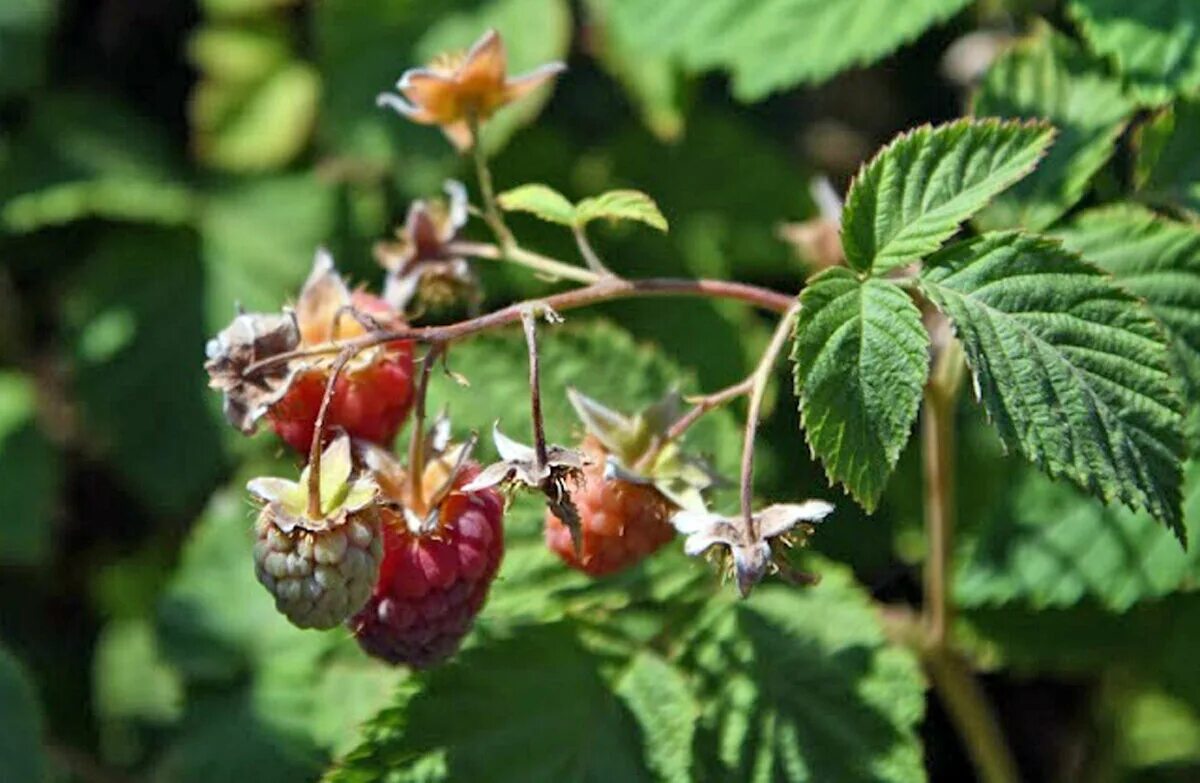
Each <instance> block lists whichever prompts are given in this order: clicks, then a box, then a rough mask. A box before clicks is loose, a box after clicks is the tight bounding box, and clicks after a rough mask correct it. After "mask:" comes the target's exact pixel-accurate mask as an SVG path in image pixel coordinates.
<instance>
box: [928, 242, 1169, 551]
mask: <svg viewBox="0 0 1200 783" xmlns="http://www.w3.org/2000/svg"><path fill="white" fill-rule="evenodd" d="M920 285H921V290H922V291H923V292H924V293H925V295H926V296H927V297H929V299H930V300H931V301H932V302H933V303H934V304H935V305H937V307H938V308H939V309H940V310H941V311H942V312H944V313H945V314H946V315H947V316H949V317H950V320H951V321H952V322H953V324H954V328H955V330H956V332H957V335H958V338H959V339H960V340H961V341H962V343H963V347H964V348H965V350H966V355H967V362H968V364H969V365H970V368H971V371H972V373H973V375H974V378H975V388H976V392H977V394H978V396H979V398H980V399H981V401H982V402H983V405H984V407H985V408H986V410H987V412H988V415H989V416H990V417H991V419H992V422H993V423H994V424H995V426H996V428H997V429H998V430H999V432H1000V437H1001V438H1002V439H1003V440H1004V442H1005V444H1007V445H1008V446H1009V447H1010V448H1013V449H1015V450H1016V451H1018V452H1020V453H1021V454H1023V455H1024V456H1025V457H1026V458H1027V459H1029V460H1031V461H1032V462H1034V463H1035V464H1037V465H1038V466H1040V467H1041V468H1042V469H1044V470H1045V471H1046V472H1047V473H1049V474H1050V475H1051V476H1054V477H1059V476H1063V477H1066V478H1069V479H1071V480H1072V481H1074V482H1075V483H1076V484H1078V485H1079V486H1081V487H1083V488H1084V489H1086V490H1088V491H1089V492H1091V493H1093V494H1095V495H1097V496H1099V497H1101V498H1103V499H1104V500H1105V502H1112V501H1116V500H1120V501H1121V502H1123V503H1125V504H1126V505H1128V506H1130V507H1132V508H1139V509H1144V510H1146V511H1148V512H1149V513H1151V514H1152V515H1154V516H1155V517H1157V518H1158V519H1159V520H1161V521H1162V522H1164V523H1165V524H1167V525H1168V526H1169V527H1170V528H1171V529H1172V530H1173V531H1174V532H1175V534H1176V536H1178V537H1179V538H1180V540H1181V541H1182V540H1183V539H1184V535H1185V534H1184V530H1183V527H1182V524H1181V521H1180V508H1179V504H1180V482H1181V460H1182V456H1183V452H1184V438H1183V416H1182V401H1181V398H1180V395H1179V390H1178V388H1177V384H1176V382H1175V380H1174V379H1173V378H1172V376H1171V372H1170V358H1169V356H1168V353H1167V346H1166V336H1165V335H1164V334H1163V331H1162V329H1161V328H1160V327H1159V326H1158V324H1157V323H1155V321H1154V319H1153V317H1152V316H1151V314H1150V312H1149V311H1148V310H1147V309H1146V308H1145V307H1144V306H1143V305H1142V304H1141V303H1140V302H1139V301H1138V300H1137V299H1136V298H1135V297H1133V296H1132V295H1130V294H1128V293H1126V292H1125V291H1123V290H1121V289H1120V288H1118V287H1117V285H1115V284H1114V283H1113V282H1112V281H1111V280H1110V279H1109V278H1108V277H1107V276H1105V275H1104V274H1103V273H1102V272H1101V271H1100V270H1098V269H1096V268H1095V267H1093V266H1091V265H1090V264H1088V263H1086V262H1085V261H1084V260H1083V259H1082V258H1080V257H1079V256H1078V255H1076V254H1074V253H1072V252H1070V251H1068V250H1066V249H1064V248H1063V247H1062V246H1061V245H1059V244H1058V243H1057V242H1054V241H1052V240H1049V239H1045V238H1042V237H1034V236H1027V235H1022V234H1016V233H996V234H986V235H984V236H982V237H980V238H978V239H976V240H972V241H970V242H965V243H962V244H960V245H956V246H954V247H952V248H949V249H948V250H946V251H944V252H942V253H940V254H938V255H937V256H936V257H934V258H931V259H930V260H929V263H928V265H927V267H926V269H925V271H924V273H923V274H922V276H921V279H920Z"/></svg>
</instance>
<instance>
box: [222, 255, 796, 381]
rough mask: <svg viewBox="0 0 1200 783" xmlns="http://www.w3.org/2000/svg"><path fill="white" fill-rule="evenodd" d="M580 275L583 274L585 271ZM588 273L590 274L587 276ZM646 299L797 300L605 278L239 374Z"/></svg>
mask: <svg viewBox="0 0 1200 783" xmlns="http://www.w3.org/2000/svg"><path fill="white" fill-rule="evenodd" d="M579 271H581V272H583V271H585V270H579ZM587 274H591V273H590V272H588V273H587ZM650 296H697V297H707V298H712V299H734V300H737V301H741V302H746V303H747V304H751V305H754V306H755V307H761V308H763V309H764V310H771V311H773V312H777V313H785V312H787V311H788V309H789V308H790V307H791V306H792V304H793V303H794V302H795V300H796V297H794V296H791V295H789V294H783V293H780V292H778V291H772V290H771V289H769V288H760V287H759V286H753V285H747V284H745V283H735V282H730V281H726V280H687V279H683V278H670V277H660V278H645V279H641V280H625V279H621V278H616V277H610V278H605V279H603V280H599V281H597V282H594V283H592V284H591V285H587V286H584V287H582V288H576V289H573V290H571V291H563V292H562V293H558V294H552V295H551V296H547V297H543V298H541V299H529V300H526V301H523V302H517V303H516V304H512V305H509V306H508V307H504V308H501V309H499V310H496V311H494V312H491V313H487V314H485V315H481V316H479V317H477V318H471V319H468V320H465V321H459V322H458V323H454V324H447V325H445V326H425V327H415V328H409V327H406V328H404V329H396V330H391V331H379V332H369V333H367V334H364V335H360V336H359V337H354V338H350V339H348V340H341V341H337V342H329V343H325V344H323V345H315V346H312V347H309V348H303V349H300V350H296V351H288V352H286V353H280V354H276V355H275V356H271V357H268V358H266V359H263V360H261V361H258V362H255V363H254V364H251V365H250V366H249V367H247V368H246V369H245V370H244V371H243V375H247V376H249V375H254V374H255V373H257V372H261V371H262V370H264V369H266V368H268V367H273V366H275V365H277V364H283V363H285V362H289V361H292V360H293V359H304V358H309V357H313V356H328V355H330V354H335V353H338V352H340V351H342V350H343V349H352V350H354V351H355V352H358V351H362V350H366V349H367V348H370V347H372V346H375V345H379V344H381V343H387V342H391V341H393V340H414V341H417V342H423V343H449V342H453V341H454V340H461V339H463V338H465V337H470V336H472V335H475V334H478V333H480V332H486V331H488V330H491V329H496V328H499V327H503V326H507V325H509V324H513V323H516V322H517V321H520V320H521V311H522V310H525V309H527V308H534V309H541V308H545V307H549V308H551V309H553V310H555V311H557V312H563V311H565V310H575V309H578V308H580V307H587V306H589V305H593V304H598V303H600V302H608V301H612V300H615V299H634V298H642V297H650Z"/></svg>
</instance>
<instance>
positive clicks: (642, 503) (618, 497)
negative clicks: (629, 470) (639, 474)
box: [545, 436, 675, 576]
mask: <svg viewBox="0 0 1200 783" xmlns="http://www.w3.org/2000/svg"><path fill="white" fill-rule="evenodd" d="M582 448H583V451H584V452H585V453H586V454H587V456H588V459H589V464H588V465H587V467H585V468H584V469H583V477H584V482H583V486H582V487H578V488H574V489H572V490H571V499H572V500H573V501H574V502H575V507H576V508H577V509H578V511H579V520H580V524H581V527H582V532H583V542H582V546H581V547H580V552H579V554H576V553H575V545H574V543H573V542H572V541H571V531H570V530H569V529H568V528H567V526H566V525H565V524H563V522H562V521H561V520H560V519H559V518H558V517H556V516H555V515H554V514H552V513H551V512H549V511H547V512H546V527H545V537H546V545H547V546H548V547H550V549H551V551H553V552H554V553H555V554H556V555H558V556H559V557H561V558H562V559H563V560H564V561H566V563H567V565H569V566H571V567H572V568H577V569H579V570H580V571H583V572H585V573H587V574H590V575H592V576H604V575H606V574H611V573H614V572H616V571H620V570H621V569H623V568H627V567H629V566H631V565H633V564H635V563H637V562H638V561H640V560H641V559H642V558H644V557H646V556H648V555H650V554H651V553H653V552H654V551H656V550H657V549H659V548H660V547H661V546H662V545H663V544H665V543H667V542H668V541H670V540H671V538H672V537H673V536H674V535H675V529H674V528H673V527H671V524H670V522H668V519H669V518H670V516H671V512H672V511H673V510H674V509H675V507H674V505H673V504H672V503H671V502H670V501H669V500H667V499H666V498H665V497H663V495H662V493H660V492H659V491H658V490H657V489H655V488H654V487H652V486H649V485H642V484H634V483H632V482H629V481H624V480H622V479H616V478H613V479H608V480H605V478H604V462H605V458H606V457H607V456H608V454H607V452H606V450H605V449H604V447H603V446H602V445H601V444H600V442H599V441H598V440H596V439H595V438H594V437H591V436H589V437H587V438H585V439H584V441H583V444H582Z"/></svg>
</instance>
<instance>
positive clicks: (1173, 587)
mask: <svg viewBox="0 0 1200 783" xmlns="http://www.w3.org/2000/svg"><path fill="white" fill-rule="evenodd" d="M980 469H981V470H986V469H987V467H986V466H982V467H981V468H980ZM1184 486H1185V493H1184V525H1185V527H1186V529H1187V531H1188V537H1189V538H1192V537H1194V536H1196V535H1197V534H1198V532H1200V531H1198V529H1197V526H1198V525H1200V464H1198V463H1195V462H1193V463H1191V464H1190V466H1189V468H1188V470H1187V472H1186V477H1185V484H1184ZM974 528H975V530H974V531H973V533H971V534H968V535H969V538H968V540H967V546H966V547H965V550H964V551H963V552H961V553H960V556H959V557H957V558H955V559H956V562H957V563H958V569H957V571H958V573H957V575H956V578H955V585H954V599H955V601H956V602H957V603H958V604H959V605H960V606H962V607H965V608H985V607H999V606H1032V607H1037V608H1039V609H1043V608H1047V607H1057V608H1066V607H1070V606H1074V605H1077V604H1080V603H1083V602H1087V603H1090V604H1098V605H1100V606H1102V607H1104V608H1105V609H1108V610H1110V611H1117V612H1123V611H1126V610H1127V609H1129V608H1130V607H1131V606H1134V605H1135V604H1137V603H1139V602H1143V601H1149V600H1151V599H1159V598H1162V597H1164V596H1166V595H1169V594H1170V593H1173V592H1176V591H1179V590H1188V589H1191V588H1192V586H1193V585H1194V584H1195V583H1196V582H1197V580H1198V579H1200V550H1198V549H1197V548H1196V547H1194V546H1193V547H1191V548H1189V549H1188V550H1187V551H1184V550H1183V549H1181V548H1180V546H1179V542H1178V541H1176V540H1175V537H1174V536H1173V535H1171V533H1170V532H1169V531H1168V530H1167V529H1166V528H1164V527H1163V526H1162V525H1160V524H1158V523H1156V522H1155V521H1154V519H1153V518H1152V517H1151V516H1150V515H1149V514H1146V513H1144V512H1143V513H1134V512H1132V511H1130V510H1128V509H1126V508H1122V507H1120V506H1104V505H1102V504H1101V503H1100V502H1099V501H1097V500H1096V499H1094V498H1092V497H1089V496H1088V495H1086V494H1084V493H1083V492H1081V491H1080V490H1078V489H1076V488H1075V487H1073V486H1071V485H1070V484H1066V483H1063V482H1054V481H1051V480H1050V479H1049V478H1047V477H1046V476H1044V475H1042V474H1040V473H1038V472H1037V471H1035V470H1034V469H1032V468H1025V469H1024V470H1023V471H1022V473H1021V474H1019V477H1018V478H1017V479H1016V481H1015V482H1014V483H1013V486H1012V490H1011V492H1010V493H1009V494H1008V495H1007V496H1006V497H1005V499H1004V502H1002V503H1001V504H1000V505H999V507H998V508H996V509H994V510H993V511H991V512H990V513H987V514H984V515H982V517H981V518H979V519H977V520H976V522H975V525H974Z"/></svg>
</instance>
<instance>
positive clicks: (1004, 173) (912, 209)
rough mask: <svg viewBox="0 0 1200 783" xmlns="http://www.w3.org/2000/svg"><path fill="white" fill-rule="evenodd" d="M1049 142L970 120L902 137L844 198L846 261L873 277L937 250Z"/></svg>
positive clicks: (1040, 127)
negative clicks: (872, 274)
mask: <svg viewBox="0 0 1200 783" xmlns="http://www.w3.org/2000/svg"><path fill="white" fill-rule="evenodd" d="M1053 136H1054V130H1053V129H1052V128H1051V127H1050V126H1049V125H1045V124H1038V123H1023V122H1012V121H1010V122H999V121H995V120H975V119H963V120H958V121H956V122H952V123H949V124H946V125H940V126H938V127H936V128H933V127H929V126H925V127H921V128H917V129H916V130H913V131H910V132H908V133H905V134H903V135H901V136H900V137H898V138H897V139H896V140H895V141H893V142H892V143H891V144H889V145H888V146H887V147H885V148H884V149H883V150H882V151H880V153H879V154H878V155H876V156H875V157H874V158H873V159H872V160H871V162H869V163H868V164H866V165H865V166H864V167H863V169H862V170H861V171H860V172H859V173H858V176H856V177H855V178H854V182H853V183H852V184H851V186H850V192H849V193H848V194H847V195H846V207H845V211H844V212H843V213H842V247H843V248H844V249H845V251H846V260H847V262H848V263H849V264H850V266H852V267H853V268H854V269H857V270H859V271H863V272H866V271H869V272H873V273H875V274H879V273H882V272H886V271H887V270H889V269H894V268H896V267H898V266H903V265H904V264H908V263H911V262H914V261H919V260H920V259H921V258H923V257H924V256H926V255H928V254H929V253H932V252H933V251H934V250H937V249H938V248H939V247H941V245H942V243H943V242H945V241H946V240H947V239H949V238H950V237H951V235H953V234H954V233H955V232H956V231H958V227H959V225H961V224H962V222H963V221H964V220H966V219H967V218H969V217H971V215H973V214H975V213H976V212H978V211H979V210H981V209H983V207H984V206H986V205H987V203H988V201H989V200H990V199H992V198H993V197H994V196H996V195H997V194H999V193H1000V192H1002V191H1003V190H1004V189H1005V188H1007V187H1009V186H1010V185H1012V184H1013V183H1015V182H1016V181H1017V180H1019V179H1021V178H1022V177H1024V176H1026V175H1027V174H1029V173H1030V172H1031V171H1033V168H1034V167H1035V166H1036V165H1037V163H1038V160H1039V159H1040V158H1041V157H1042V155H1043V154H1045V152H1046V149H1047V148H1048V147H1049V146H1050V141H1051V139H1052V138H1053Z"/></svg>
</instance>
